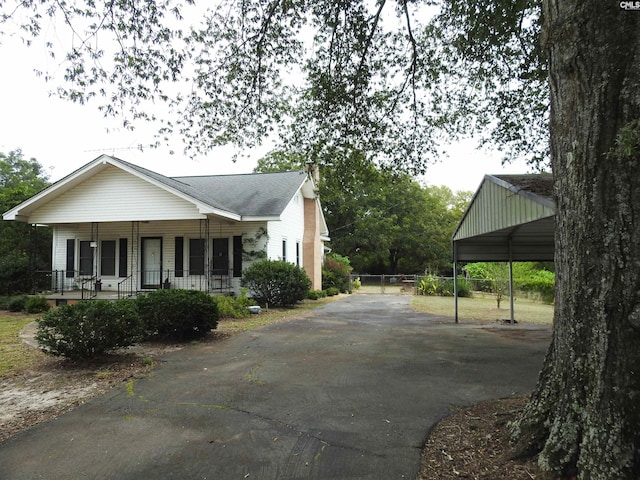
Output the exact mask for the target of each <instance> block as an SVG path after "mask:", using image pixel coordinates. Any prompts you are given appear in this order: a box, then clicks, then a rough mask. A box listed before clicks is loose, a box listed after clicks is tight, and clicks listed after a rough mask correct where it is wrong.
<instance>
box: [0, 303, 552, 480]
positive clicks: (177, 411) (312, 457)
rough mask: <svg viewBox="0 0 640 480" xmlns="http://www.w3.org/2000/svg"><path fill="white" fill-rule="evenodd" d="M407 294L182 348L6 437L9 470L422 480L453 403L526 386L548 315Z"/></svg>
mask: <svg viewBox="0 0 640 480" xmlns="http://www.w3.org/2000/svg"><path fill="white" fill-rule="evenodd" d="M409 301H410V297H408V296H406V297H404V296H381V295H377V296H369V295H352V296H349V297H347V298H345V299H344V300H341V301H339V302H336V303H332V304H329V305H327V306H325V307H323V308H320V309H318V310H316V311H315V312H314V314H313V316H311V317H309V318H306V319H303V320H299V321H293V322H288V323H282V324H275V325H271V326H269V327H266V328H263V329H260V330H254V331H251V332H247V333H244V334H239V335H236V336H234V337H232V338H230V339H227V340H224V341H220V342H214V343H211V344H207V345H199V346H195V347H193V348H189V349H185V350H182V351H179V352H175V353H172V354H170V355H167V356H166V357H165V360H166V363H164V364H163V365H162V366H160V367H159V368H157V369H156V370H154V372H153V374H152V375H151V376H149V377H147V378H144V379H141V380H138V381H136V382H134V383H130V384H128V385H126V386H123V387H122V388H118V389H114V390H112V391H111V392H109V393H108V394H106V395H104V396H101V397H99V398H96V399H94V400H92V401H91V402H89V403H87V404H85V405H83V406H81V407H79V408H77V409H75V410H74V411H72V412H70V413H68V414H66V415H63V416H61V417H59V418H58V419H56V420H54V421H51V422H48V423H46V424H42V425H39V426H36V427H34V428H32V429H30V430H29V431H27V432H25V433H23V434H20V435H18V436H16V437H14V438H12V439H10V440H8V441H6V442H4V443H1V444H0V478H2V479H5V480H10V479H15V480H18V479H28V480H34V479H39V478H43V479H49V480H54V479H65V480H68V479H80V478H91V479H114V480H115V479H118V480H126V479H131V480H133V479H135V480H144V479H149V480H161V479H170V478H171V479H173V478H175V479H222V480H226V479H247V478H248V479H261V480H263V479H323V480H328V479H385V480H386V479H402V478H407V479H413V478H415V476H416V474H417V472H418V469H419V464H420V452H421V448H422V446H423V444H424V442H425V440H426V436H427V433H428V432H429V430H430V429H431V428H432V427H433V425H434V424H435V423H436V422H437V421H438V420H439V419H440V418H442V417H443V416H444V415H446V414H447V413H448V412H449V407H451V406H467V405H471V404H474V403H477V402H479V401H482V400H486V399H489V398H495V397H503V396H507V395H510V394H512V393H516V392H528V391H530V390H531V389H532V388H533V386H534V385H535V382H536V378H537V374H538V371H539V369H540V367H541V364H542V359H543V357H544V354H545V352H546V349H547V346H548V344H549V338H550V329H549V328H542V329H541V328H526V327H523V326H520V325H518V326H506V327H494V328H480V327H477V326H464V325H443V324H441V323H440V322H438V321H436V320H437V319H434V318H433V317H429V316H425V315H422V314H417V313H415V312H413V311H412V310H411V308H410V307H409Z"/></svg>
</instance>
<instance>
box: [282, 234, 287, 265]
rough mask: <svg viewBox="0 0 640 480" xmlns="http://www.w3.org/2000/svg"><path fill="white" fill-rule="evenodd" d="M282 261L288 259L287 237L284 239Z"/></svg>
mask: <svg viewBox="0 0 640 480" xmlns="http://www.w3.org/2000/svg"><path fill="white" fill-rule="evenodd" d="M282 261H283V262H286V261H287V239H286V238H283V239H282Z"/></svg>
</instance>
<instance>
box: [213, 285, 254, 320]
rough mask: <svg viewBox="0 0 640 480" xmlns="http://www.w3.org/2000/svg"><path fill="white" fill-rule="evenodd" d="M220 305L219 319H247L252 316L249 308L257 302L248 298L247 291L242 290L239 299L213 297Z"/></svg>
mask: <svg viewBox="0 0 640 480" xmlns="http://www.w3.org/2000/svg"><path fill="white" fill-rule="evenodd" d="M213 299H214V300H215V302H216V304H217V305H218V317H219V318H247V317H249V316H250V315H251V312H249V308H248V307H249V306H251V305H254V304H255V302H254V301H253V300H251V299H250V298H248V297H247V290H246V289H242V291H241V293H240V295H239V296H237V297H229V296H226V295H225V296H220V297H213Z"/></svg>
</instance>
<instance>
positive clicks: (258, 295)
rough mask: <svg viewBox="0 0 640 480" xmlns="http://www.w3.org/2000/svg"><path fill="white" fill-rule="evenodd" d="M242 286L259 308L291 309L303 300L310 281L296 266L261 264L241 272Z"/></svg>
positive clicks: (258, 263) (271, 263) (265, 261)
mask: <svg viewBox="0 0 640 480" xmlns="http://www.w3.org/2000/svg"><path fill="white" fill-rule="evenodd" d="M242 285H243V286H244V287H248V288H249V290H250V291H251V296H252V297H253V299H254V300H255V301H257V302H258V303H260V304H262V305H267V306H269V307H292V306H293V305H295V304H296V303H298V302H301V301H302V300H304V299H305V298H306V296H307V293H308V292H309V289H310V288H311V280H309V277H308V276H307V273H306V272H305V271H304V270H303V269H302V268H300V267H298V266H297V265H294V264H292V263H288V262H283V261H280V260H263V261H261V262H256V263H254V264H253V265H251V266H250V267H249V268H247V269H246V270H245V271H244V272H243V275H242Z"/></svg>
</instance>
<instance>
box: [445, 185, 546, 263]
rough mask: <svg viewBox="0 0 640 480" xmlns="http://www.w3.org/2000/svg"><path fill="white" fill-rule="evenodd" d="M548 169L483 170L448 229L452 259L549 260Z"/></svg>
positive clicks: (472, 260) (460, 260) (480, 260)
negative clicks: (520, 171) (528, 171)
mask: <svg viewBox="0 0 640 480" xmlns="http://www.w3.org/2000/svg"><path fill="white" fill-rule="evenodd" d="M552 196H553V177H552V175H551V174H549V173H540V174H527V175H485V177H484V179H483V180H482V183H481V184H480V187H478V190H477V191H476V193H475V195H474V196H473V198H472V200H471V203H470V204H469V207H468V208H467V210H466V212H465V214H464V216H463V217H462V220H461V221H460V223H459V224H458V228H457V229H456V231H455V233H454V234H453V252H454V259H455V262H456V263H458V262H459V263H465V262H482V261H487V262H509V261H514V262H520V261H553V254H554V221H555V203H554V201H553V198H552Z"/></svg>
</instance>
